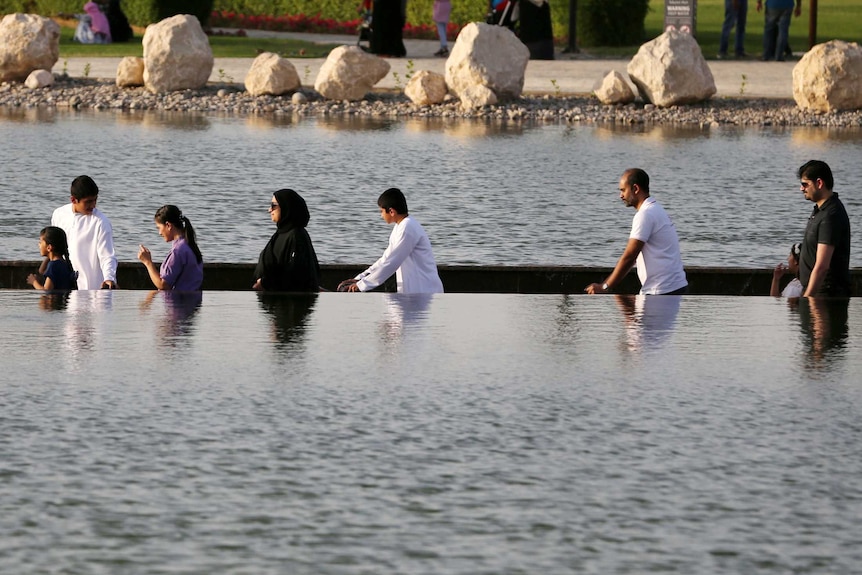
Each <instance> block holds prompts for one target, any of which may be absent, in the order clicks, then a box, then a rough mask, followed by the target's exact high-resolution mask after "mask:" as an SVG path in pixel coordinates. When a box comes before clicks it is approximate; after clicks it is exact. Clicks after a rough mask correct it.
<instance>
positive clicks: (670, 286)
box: [584, 168, 688, 295]
mask: <svg viewBox="0 0 862 575" xmlns="http://www.w3.org/2000/svg"><path fill="white" fill-rule="evenodd" d="M620 199H621V200H622V201H623V203H625V205H627V206H629V207H632V208H634V209H635V210H637V213H636V214H635V216H634V218H633V219H632V230H631V233H630V234H629V241H628V244H627V245H626V249H625V251H624V252H623V255H622V256H620V259H619V261H618V262H617V265H616V267H615V268H614V271H613V272H612V273H611V275H609V276H608V277H607V279H605V281H604V282H601V283H594V284H590V285H588V286H587V287H586V288H584V291H585V292H587V293H588V294H597V293H607V292H609V291H611V290H613V289H614V286H616V285H618V284H619V283H620V282H621V281H622V280H623V278H624V277H626V275H627V274H628V273H629V271H630V270H631V269H632V267H634V266H635V265H636V266H637V270H638V278H640V280H641V286H642V287H641V291H640V293H642V294H645V295H682V294H684V293H685V292H686V291H687V289H688V280H686V277H685V270H684V269H683V267H682V258H681V257H680V254H679V237H678V236H677V234H676V228H674V226H673V222H672V221H671V220H670V216H668V215H667V212H665V211H664V208H662V207H661V205H660V204H659V203H658V202H657V201H655V198H651V197H650V195H649V176H648V175H647V173H646V172H645V171H643V170H641V169H640V168H632V169H629V170H626V171H625V172H623V175H622V177H621V178H620Z"/></svg>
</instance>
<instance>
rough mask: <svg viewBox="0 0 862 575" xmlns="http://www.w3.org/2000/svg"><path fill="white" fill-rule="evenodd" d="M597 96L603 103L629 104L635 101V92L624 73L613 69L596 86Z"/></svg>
mask: <svg viewBox="0 0 862 575" xmlns="http://www.w3.org/2000/svg"><path fill="white" fill-rule="evenodd" d="M596 98H598V99H599V101H600V102H601V103H602V104H629V103H631V102H634V101H635V93H634V91H633V90H632V88H631V86H629V83H628V82H627V81H626V79H625V77H624V76H623V75H622V74H620V73H619V72H617V71H616V70H611V71H610V72H608V73H607V74H605V77H604V78H602V83H601V84H600V85H599V87H598V88H596Z"/></svg>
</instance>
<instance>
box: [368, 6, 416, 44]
mask: <svg viewBox="0 0 862 575" xmlns="http://www.w3.org/2000/svg"><path fill="white" fill-rule="evenodd" d="M406 10H407V1H406V0H374V6H373V7H372V10H371V46H370V48H369V51H370V52H371V53H372V54H377V55H379V56H390V57H394V58H403V57H404V56H406V55H407V49H406V48H404V40H403V38H402V35H401V32H402V29H403V28H404V24H405V21H406V15H407V14H406Z"/></svg>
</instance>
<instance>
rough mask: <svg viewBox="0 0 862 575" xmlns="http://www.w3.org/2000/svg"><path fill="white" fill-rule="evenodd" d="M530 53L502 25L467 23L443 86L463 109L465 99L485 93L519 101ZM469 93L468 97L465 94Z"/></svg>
mask: <svg viewBox="0 0 862 575" xmlns="http://www.w3.org/2000/svg"><path fill="white" fill-rule="evenodd" d="M529 60H530V51H529V50H528V49H527V47H526V46H524V44H523V43H522V42H521V41H520V40H518V38H517V36H515V34H514V33H513V32H512V31H511V30H509V29H508V28H506V27H505V26H492V25H490V24H485V23H483V22H473V23H471V24H467V25H466V26H465V27H464V28H463V29H462V30H461V33H460V34H458V39H457V40H456V41H455V45H454V46H453V47H452V52H451V53H450V54H449V58H448V59H447V60H446V84H447V85H448V86H449V89H450V90H452V91H453V92H454V93H455V94H456V95H457V96H458V97H459V98H460V99H461V104H462V107H465V108H466V107H469V106H468V104H466V101H467V100H473V101H481V100H482V99H480V100H475V98H474V97H475V95H476V94H478V93H484V92H485V90H476V88H477V87H479V86H481V87H484V88H486V89H487V90H489V91H491V92H493V93H494V95H495V97H496V99H499V100H507V99H513V98H518V97H519V96H520V95H521V92H522V91H523V89H524V73H525V72H526V70H527V62H529ZM468 91H469V94H470V98H465V95H466V94H467V93H468Z"/></svg>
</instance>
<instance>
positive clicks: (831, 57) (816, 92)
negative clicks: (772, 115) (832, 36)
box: [793, 40, 862, 112]
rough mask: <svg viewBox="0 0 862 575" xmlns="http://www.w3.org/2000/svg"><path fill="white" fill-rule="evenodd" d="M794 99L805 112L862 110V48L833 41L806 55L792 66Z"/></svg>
mask: <svg viewBox="0 0 862 575" xmlns="http://www.w3.org/2000/svg"><path fill="white" fill-rule="evenodd" d="M793 99H794V100H796V105H797V106H799V107H800V108H802V109H803V110H815V111H819V112H831V111H833V110H859V109H862V47H860V46H859V44H857V43H856V42H844V41H842V40H832V41H831V42H826V43H825V44H817V45H816V46H814V47H813V48H812V49H811V50H809V51H808V52H806V53H805V55H804V56H803V57H802V59H801V60H799V62H797V64H796V66H794V67H793Z"/></svg>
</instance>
